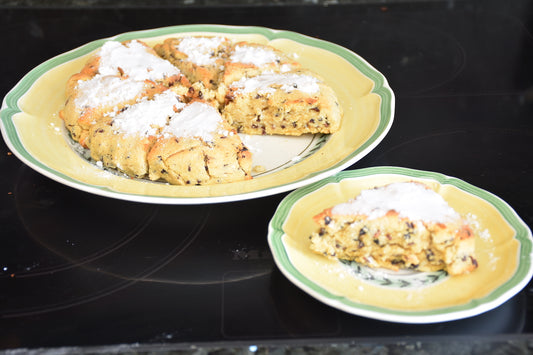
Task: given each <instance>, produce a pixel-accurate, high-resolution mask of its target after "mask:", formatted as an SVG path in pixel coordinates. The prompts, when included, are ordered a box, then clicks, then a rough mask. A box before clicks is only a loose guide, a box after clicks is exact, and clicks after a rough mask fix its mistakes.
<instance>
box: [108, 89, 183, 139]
mask: <svg viewBox="0 0 533 355" xmlns="http://www.w3.org/2000/svg"><path fill="white" fill-rule="evenodd" d="M184 106H185V104H184V103H182V102H181V101H180V100H179V98H178V97H177V96H176V94H175V93H173V92H172V91H171V90H167V91H165V92H163V93H161V94H158V95H155V96H154V98H153V100H144V101H141V102H139V103H137V104H135V105H132V106H131V107H129V108H128V109H127V110H125V111H124V112H121V113H119V114H117V115H116V116H115V118H114V120H113V128H114V129H115V130H116V131H117V132H120V133H124V134H126V135H139V136H144V137H148V136H153V135H156V134H158V133H159V130H160V129H161V128H162V127H164V126H165V125H166V124H167V121H168V119H169V117H171V116H172V115H174V114H175V111H176V110H179V109H181V108H183V107H184Z"/></svg>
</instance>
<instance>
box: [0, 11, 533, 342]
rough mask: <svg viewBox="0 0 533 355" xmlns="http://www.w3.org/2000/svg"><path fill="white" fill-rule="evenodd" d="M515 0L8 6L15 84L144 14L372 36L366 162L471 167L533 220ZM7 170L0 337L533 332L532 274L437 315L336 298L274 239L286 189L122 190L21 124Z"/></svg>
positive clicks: (7, 84) (522, 19) (529, 55)
mask: <svg viewBox="0 0 533 355" xmlns="http://www.w3.org/2000/svg"><path fill="white" fill-rule="evenodd" d="M495 3H497V2H495ZM514 4H515V5H514V6H515V7H504V6H503V5H491V4H487V3H483V4H477V3H475V2H430V3H427V4H426V3H423V2H413V3H409V2H405V3H402V4H397V5H390V6H380V5H371V4H366V5H355V4H352V5H330V6H314V5H307V6H268V7H263V8H257V7H246V6H242V7H238V8H230V7H212V8H209V7H207V8H206V7H185V8H165V7H157V8H153V9H150V8H137V9H136V8H118V7H117V8H114V9H109V8H105V9H75V8H56V9H32V8H24V9H22V8H20V9H7V8H6V9H2V10H0V29H1V33H2V34H3V48H4V51H3V55H2V58H1V59H0V61H1V65H0V76H1V77H2V81H1V83H0V93H2V94H3V96H5V95H6V94H7V92H8V91H9V90H10V89H11V88H12V87H13V86H15V85H16V83H17V82H18V81H19V80H20V79H21V78H22V77H23V76H24V75H25V74H26V73H27V72H28V71H30V70H31V69H32V68H34V67H35V66H37V65H39V64H40V63H42V62H43V61H45V60H47V59H49V58H51V57H53V56H55V55H58V54H60V53H63V52H66V51H68V50H70V49H73V48H75V47H78V46H80V45H83V44H85V43H87V42H90V41H92V40H96V39H100V38H104V37H108V36H112V35H116V34H119V33H124V32H127V31H133V30H142V29H151V28H159V27H164V26H173V25H181V24H194V23H217V24H228V25H252V26H265V27H269V28H275V29H285V30H290V31H295V32H299V33H301V34H305V35H308V36H312V37H317V38H320V39H324V40H326V41H330V42H333V43H335V44H338V45H340V46H344V47H346V48H348V49H350V50H352V51H354V52H356V53H358V54H359V55H361V56H362V57H363V58H365V59H366V60H367V61H368V62H370V63H371V64H372V65H373V66H374V67H376V68H377V69H378V70H379V71H381V72H382V73H383V74H384V75H385V77H386V78H387V79H388V81H389V84H390V86H391V87H392V89H393V90H394V92H395V95H396V110H395V120H394V124H393V126H392V128H391V130H390V132H389V133H388V135H387V136H386V137H385V139H384V140H383V141H382V142H381V143H380V144H379V145H378V146H377V147H376V148H375V149H374V150H373V151H372V152H370V153H369V154H368V155H367V156H366V157H364V158H363V159H361V160H360V161H358V162H357V163H355V164H354V165H353V166H350V167H349V169H350V170H354V169H360V168H366V167H374V166H400V167H407V168H413V169H421V170H428V171H435V172H440V173H443V174H447V175H451V176H455V177H458V178H460V179H463V180H465V181H468V182H469V183H471V184H473V185H476V186H479V187H481V188H483V189H485V190H488V191H490V192H492V193H494V194H496V195H497V196H499V197H501V198H502V199H503V200H505V201H506V202H507V203H509V205H510V206H512V207H513V208H514V210H515V211H516V212H517V213H518V215H519V216H520V217H521V218H522V219H523V220H524V222H525V223H526V224H528V225H532V222H533V205H532V202H531V201H532V197H533V193H532V192H533V190H532V184H531V181H533V164H532V161H531V154H530V153H531V151H532V144H531V141H532V138H533V126H532V123H531V122H532V121H531V117H532V115H533V91H532V90H533V89H532V88H533V72H532V69H531V62H532V59H533V37H532V35H531V33H532V27H531V21H532V20H533V16H532V15H533V14H532V12H531V11H532V10H531V7H530V6H529V5H528V4H526V2H524V4H519V3H514ZM0 170H1V174H0V187H1V189H0V191H1V194H0V204H1V205H0V206H1V207H0V226H1V227H0V231H1V233H0V240H1V242H2V247H1V248H0V285H1V286H0V289H1V292H0V329H1V332H0V348H1V349H13V348H37V347H62V346H106V345H114V344H143V345H147V344H148V345H150V344H166V345H173V344H190V343H204V344H215V343H239V344H257V343H269V342H282V343H288V344H290V343H300V344H301V342H303V341H306V340H308V341H316V342H321V343H328V342H332V341H353V340H354V339H365V340H366V341H376V342H378V341H380V340H382V339H389V340H390V339H400V340H401V339H406V338H410V339H413V338H424V337H436V338H438V337H463V336H473V337H478V336H482V337H489V338H490V337H501V336H505V335H516V336H526V337H527V336H528V334H533V324H532V321H533V319H532V317H533V314H532V312H531V305H532V302H533V299H532V295H531V285H528V286H526V287H525V288H524V290H523V291H521V292H520V293H518V294H517V295H516V296H514V297H512V298H511V299H510V300H509V301H507V302H505V303H504V304H503V305H501V306H499V307H497V308H496V309H494V310H491V311H489V312H486V313H484V314H481V315H479V316H475V317H471V318H467V319H463V320H457V321H452V322H443V323H434V324H426V325H414V324H411V325H400V324H398V323H393V322H384V321H378V320H372V319H368V318H364V317H359V316H355V315H351V314H348V313H345V312H343V311H339V310H336V309H333V308H331V307H329V306H327V305H324V304H322V303H320V302H319V301H317V300H315V299H314V298H312V297H310V296H309V295H307V294H306V293H304V292H303V291H301V290H300V289H299V288H297V287H296V286H294V285H293V284H292V283H291V282H290V281H289V280H287V279H286V278H285V277H284V276H283V275H282V274H281V272H280V271H279V269H278V268H277V267H276V265H275V263H274V261H273V258H272V254H271V252H270V250H269V246H268V243H267V227H268V223H269V221H270V219H271V218H272V216H273V214H274V212H275V210H276V208H277V206H278V204H279V203H280V201H281V200H282V199H283V197H285V195H286V193H281V194H277V195H273V196H267V197H263V198H257V199H251V200H246V201H235V202H229V203H220V204H218V203H217V204H208V205H204V204H200V205H194V206H180V205H157V204H144V203H136V202H128V201H121V200H116V199H110V198H106V197H101V196H96V195H92V194H89V193H86V192H82V191H79V190H76V189H73V188H70V187H66V186H64V185H62V184H60V183H57V182H55V181H52V180H50V179H48V178H46V177H44V176H42V175H40V174H39V173H37V172H35V171H34V170H32V169H31V168H29V167H27V166H26V165H24V164H23V163H22V162H20V161H19V160H18V159H17V158H16V157H15V156H14V155H13V154H12V153H11V152H10V150H9V149H8V148H7V146H6V144H5V143H4V142H1V143H0ZM45 330H46V331H45Z"/></svg>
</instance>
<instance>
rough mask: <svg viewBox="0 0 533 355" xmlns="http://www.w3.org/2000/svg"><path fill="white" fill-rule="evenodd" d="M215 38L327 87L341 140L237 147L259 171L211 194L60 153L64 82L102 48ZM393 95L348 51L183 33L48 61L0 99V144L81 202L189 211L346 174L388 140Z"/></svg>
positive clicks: (275, 38)
mask: <svg viewBox="0 0 533 355" xmlns="http://www.w3.org/2000/svg"><path fill="white" fill-rule="evenodd" d="M199 34H201V35H221V36H226V37H229V38H231V39H235V40H248V41H252V42H258V43H268V44H270V45H272V46H274V47H276V48H278V49H281V50H282V51H284V52H286V53H289V54H291V55H294V56H295V57H296V58H298V61H299V62H300V63H301V64H302V65H303V66H304V67H307V68H309V69H311V70H313V71H315V72H317V73H318V74H320V75H321V76H322V77H323V78H324V79H325V81H326V83H327V84H329V85H330V86H332V87H333V89H334V90H335V91H336V93H337V96H338V98H339V102H340V104H341V105H342V107H343V109H344V118H343V122H342V125H341V129H340V131H338V132H336V133H334V134H332V135H329V136H324V135H306V136H302V137H296V138H294V137H276V136H270V137H265V136H257V137H245V142H246V143H247V144H248V145H249V146H250V147H251V150H252V153H253V154H254V165H259V166H261V167H263V168H264V169H263V170H262V171H261V173H258V174H255V176H254V178H253V179H252V180H247V181H244V182H238V183H231V184H221V185H213V186H172V185H169V184H165V183H158V182H151V181H148V180H139V179H130V178H127V177H125V176H121V175H120V174H116V173H113V172H109V171H105V170H102V169H101V168H99V167H98V166H96V165H95V164H92V163H91V162H89V161H87V160H86V159H84V158H83V156H82V155H81V154H79V152H76V149H73V147H72V145H71V144H69V140H68V138H67V134H66V132H65V129H64V125H63V122H62V121H61V119H60V118H59V116H58V112H59V110H60V109H61V108H62V106H63V105H64V102H65V97H64V91H65V83H66V81H67V79H68V78H69V77H70V76H71V75H72V74H74V73H77V72H78V71H79V70H80V69H81V68H82V66H83V65H84V63H85V62H86V60H87V58H88V57H89V55H90V54H91V53H93V52H94V51H95V50H97V49H98V48H100V47H101V46H102V45H103V44H104V43H105V42H106V41H109V40H115V41H125V40H132V39H140V40H142V41H144V42H146V43H147V44H149V45H155V44H156V43H159V42H162V41H163V40H164V39H165V38H168V37H176V36H186V35H199ZM394 102H395V101H394V94H393V92H392V90H391V89H390V87H389V86H388V84H387V80H386V79H385V77H384V76H383V75H382V74H381V73H379V72H378V71H377V70H376V69H375V68H373V67H372V66H371V65H370V64H369V63H367V62H366V61H365V60H364V59H362V58H361V57H360V56H358V55H357V54H355V53H353V52H352V51H350V50H348V49H346V48H344V47H341V46H339V45H336V44H333V43H330V42H326V41H323V40H319V39H316V38H311V37H307V36H304V35H301V34H298V33H294V32H288V31H278V30H272V29H268V28H263V27H236V26H224V25H185V26H174V27H165V28H159V29H153V30H146V31H137V32H128V33H124V34H121V35H117V36H115V37H112V38H106V39H101V40H97V41H94V42H91V43H88V44H86V45H84V46H82V47H79V48H77V49H74V50H72V51H70V52H67V53H64V54H61V55H59V56H57V57H54V58H52V59H50V60H48V61H46V62H44V63H42V64H41V65H39V66H38V67H36V68H35V69H33V70H32V71H30V72H29V73H28V74H27V75H26V76H24V77H23V78H22V80H21V81H20V82H19V83H18V84H17V85H16V86H15V87H14V88H13V89H12V90H11V91H10V92H9V93H8V94H7V96H6V97H5V98H4V100H3V103H2V108H1V112H0V117H1V129H2V135H3V138H4V140H5V142H6V144H7V145H8V147H9V148H10V149H11V150H12V152H13V153H14V154H15V155H16V156H17V157H18V158H19V159H21V160H22V161H23V162H24V163H25V164H27V165H28V166H30V167H31V168H33V169H35V170H36V171H38V172H40V173H42V174H44V175H46V176H47V177H49V178H51V179H53V180H56V181H58V182H60V183H63V184H65V185H68V186H71V187H74V188H76V189H79V190H83V191H86V192H90V193H94V194H98V195H103V196H107V197H111V198H118V199H124V200H130V201H138V202H147V203H162V204H198V203H218V202H227V201H237V200H243V199H249V198H257V197H261V196H267V195H272V194H276V193H280V192H284V191H289V190H292V189H295V188H298V187H301V186H304V185H307V184H310V183H313V182H315V181H318V180H320V179H323V178H325V177H328V176H331V175H333V174H335V173H336V172H338V171H340V170H343V169H345V168H346V167H348V166H350V165H352V164H353V163H355V162H356V161H358V160H359V159H361V158H362V157H363V156H365V155H366V154H368V152H370V151H371V150H372V149H374V148H375V147H376V146H377V145H378V144H379V143H380V142H381V140H382V139H383V138H384V137H385V135H386V134H387V133H388V131H389V129H390V127H391V125H392V122H393V115H394Z"/></svg>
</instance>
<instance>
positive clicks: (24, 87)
mask: <svg viewBox="0 0 533 355" xmlns="http://www.w3.org/2000/svg"><path fill="white" fill-rule="evenodd" d="M184 32H217V33H227V34H258V35H263V36H264V37H266V38H267V39H268V40H274V39H279V38H283V39H290V40H293V41H296V42H298V43H301V44H304V45H309V46H313V47H318V48H321V49H324V50H327V51H330V52H332V53H335V54H337V55H339V56H341V57H342V58H344V59H345V60H347V61H348V62H349V63H350V64H352V65H353V66H354V67H356V68H357V69H358V70H359V71H360V72H361V73H363V74H364V75H365V76H366V77H368V78H369V79H370V80H371V81H373V82H374V88H373V90H372V93H375V94H377V95H379V96H380V97H381V106H380V119H379V123H378V127H377V128H376V130H375V131H374V133H373V134H372V136H371V137H370V138H369V139H367V140H366V141H365V142H364V143H363V144H362V145H361V146H360V147H359V148H358V149H357V150H355V151H354V152H352V153H351V154H349V155H347V156H346V157H344V158H343V159H342V160H340V161H339V162H337V164H335V165H333V166H331V167H329V168H328V169H325V170H321V171H316V172H311V173H310V174H308V175H307V176H306V177H303V178H301V179H299V180H296V181H292V182H289V183H283V184H281V185H277V186H272V187H267V188H264V189H260V190H254V191H252V192H244V193H237V194H234V195H225V196H207V197H194V196H193V197H176V196H160V195H146V194H133V193H129V192H121V191H116V190H114V189H111V188H109V187H107V186H97V185H92V184H89V183H86V182H83V181H79V180H77V179H74V178H72V177H70V176H68V175H66V174H63V173H61V172H58V171H56V170H54V169H52V168H49V167H48V166H46V164H44V163H43V162H41V161H39V160H38V159H36V158H35V157H33V156H32V155H31V154H30V153H29V152H28V151H27V150H26V149H25V148H24V145H23V144H22V142H21V140H20V137H19V136H18V134H17V130H16V127H15V125H14V123H13V120H12V117H13V116H14V115H16V114H17V113H20V112H22V110H21V109H20V107H19V106H18V101H19V100H20V98H21V97H23V95H24V94H25V93H26V92H27V91H28V90H29V89H30V88H31V87H32V85H33V84H34V83H35V82H36V81H37V80H38V79H39V78H40V77H41V76H42V75H43V74H45V73H46V72H47V71H49V70H51V69H52V68H54V67H56V66H58V65H61V64H63V63H66V62H68V61H71V60H74V59H76V58H78V57H80V56H83V55H86V54H88V53H90V52H92V51H94V50H96V49H97V48H99V47H101V46H102V45H103V44H104V43H105V42H107V41H110V40H118V41H125V40H131V39H143V38H150V37H158V36H165V35H170V34H174V33H176V34H178V33H184ZM394 109H395V97H394V93H393V91H392V89H391V88H390V87H389V85H388V82H387V80H386V78H385V77H384V76H383V74H381V73H380V72H379V71H378V70H377V69H375V68H374V67H373V66H372V65H370V64H369V63H368V62H367V61H366V60H364V59H363V58H361V57H360V56H359V55H357V54H356V53H354V52H352V51H350V50H348V49H347V48H344V47H342V46H340V45H337V44H334V43H331V42H327V41H324V40H321V39H317V38H313V37H309V36H306V35H303V34H300V33H296V32H292V31H283V30H275V29H270V28H266V27H257V26H228V25H217V24H198V25H178V26H169V27H161V28H156V29H149V30H141V31H132V32H126V33H123V34H119V35H116V36H113V37H109V38H103V39H98V40H95V41H92V42H89V43H87V44H85V45H83V46H81V47H78V48H76V49H73V50H71V51H69V52H66V53H63V54H60V55H58V56H56V57H53V58H51V59H49V60H47V61H45V62H43V63H42V64H40V65H38V66H37V67H35V68H34V69H32V70H31V71H30V72H28V73H27V74H26V75H25V76H24V77H23V78H22V79H21V80H20V81H19V82H18V83H17V84H16V85H15V87H14V88H13V89H11V90H10V91H9V92H8V93H7V95H6V96H5V97H4V100H3V102H2V107H1V109H0V129H1V131H2V136H3V138H4V141H5V142H6V144H7V145H8V147H9V148H10V149H11V150H12V151H13V153H14V154H15V155H16V156H17V157H18V158H19V159H21V160H22V161H23V162H24V163H26V164H27V165H28V166H30V167H32V168H33V169H34V170H36V171H38V172H40V173H42V174H43V175H45V176H48V177H49V178H51V179H53V180H56V181H59V182H61V183H63V184H65V185H68V186H71V187H74V188H77V189H80V190H83V191H87V192H91V193H94V194H98V195H104V196H108V197H113V198H118V199H124V200H131V201H136V202H148V203H163V204H165V203H168V204H175V203H183V204H200V203H218V202H227V201H236V200H244V199H248V198H256V197H261V196H266V195H272V194H276V193H280V192H285V191H289V190H292V189H295V188H298V187H301V186H304V185H306V184H309V183H312V182H315V181H318V180H320V179H322V178H324V177H327V176H330V175H332V174H335V173H336V172H338V171H341V170H343V169H345V168H346V167H348V166H349V165H351V164H353V163H355V162H356V161H357V160H359V159H361V158H362V157H363V156H365V155H366V154H368V153H369V152H370V151H371V150H372V149H373V148H374V147H375V146H377V145H378V144H379V143H380V142H381V140H383V138H384V137H385V136H386V134H387V133H388V131H389V130H390V127H391V126H392V122H393V120H394Z"/></svg>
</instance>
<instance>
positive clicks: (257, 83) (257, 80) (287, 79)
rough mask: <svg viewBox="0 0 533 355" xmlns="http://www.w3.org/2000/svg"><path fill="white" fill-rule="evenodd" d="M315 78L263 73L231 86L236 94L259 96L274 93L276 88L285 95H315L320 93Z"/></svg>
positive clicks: (303, 75) (302, 75)
mask: <svg viewBox="0 0 533 355" xmlns="http://www.w3.org/2000/svg"><path fill="white" fill-rule="evenodd" d="M318 83H319V81H318V79H317V78H315V77H313V76H310V75H305V74H296V73H281V74H278V73H264V74H261V75H259V76H255V77H252V78H243V79H240V80H238V81H236V82H234V83H232V84H231V87H234V88H237V92H242V93H245V94H247V93H251V92H258V93H259V94H271V93H274V92H275V90H276V87H279V88H280V89H281V90H284V91H285V92H287V93H290V92H293V91H295V90H299V91H301V92H304V93H306V94H316V93H318V92H319V91H320V87H319V85H318Z"/></svg>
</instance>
